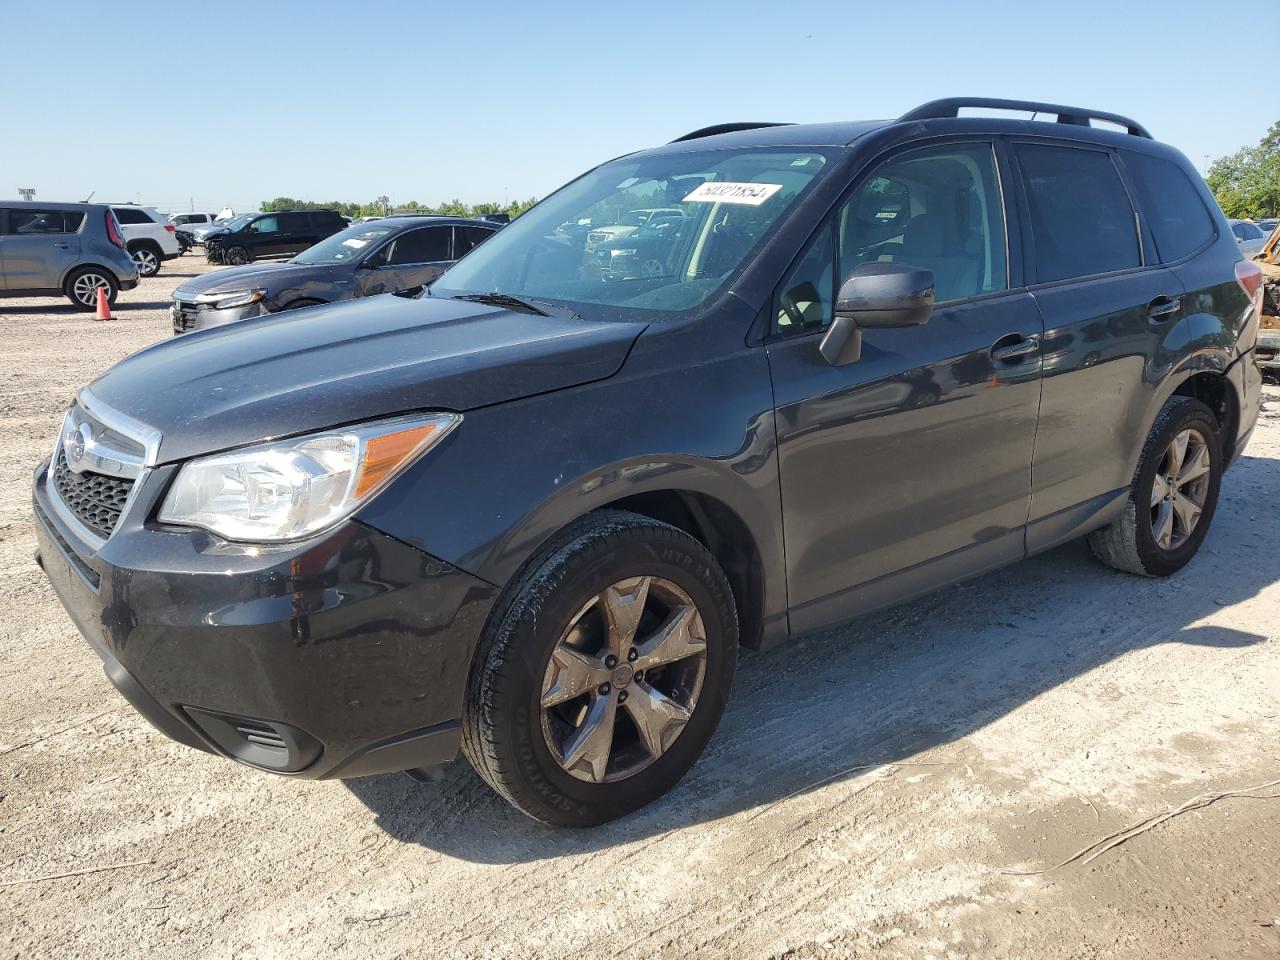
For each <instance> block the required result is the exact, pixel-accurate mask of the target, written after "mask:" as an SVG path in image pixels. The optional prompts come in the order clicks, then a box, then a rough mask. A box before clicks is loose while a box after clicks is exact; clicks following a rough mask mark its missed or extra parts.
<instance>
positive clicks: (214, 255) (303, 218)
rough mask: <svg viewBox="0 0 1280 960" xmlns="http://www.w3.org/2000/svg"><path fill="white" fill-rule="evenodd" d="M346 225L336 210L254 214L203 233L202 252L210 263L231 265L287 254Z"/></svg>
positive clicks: (302, 248)
mask: <svg viewBox="0 0 1280 960" xmlns="http://www.w3.org/2000/svg"><path fill="white" fill-rule="evenodd" d="M234 222H235V221H233V223H234ZM346 228H347V222H346V221H345V220H343V219H342V216H341V215H340V214H339V213H338V212H337V211H336V210H277V211H275V212H273V213H258V214H254V215H253V216H251V217H249V218H248V219H246V220H245V221H244V222H243V223H242V224H240V225H239V226H232V225H231V224H228V225H227V227H226V229H224V230H219V231H215V232H213V233H209V234H206V235H205V238H204V248H205V255H206V256H207V257H208V258H209V261H210V262H211V263H229V264H231V265H233V266H235V265H238V264H243V263H252V262H253V261H254V260H259V259H261V258H263V257H287V256H292V255H293V254H295V253H301V252H302V251H303V250H306V249H307V248H308V247H311V246H314V245H315V244H317V243H319V242H320V241H321V240H323V239H324V238H325V237H331V236H333V235H334V234H335V233H338V232H339V231H341V230H345V229H346Z"/></svg>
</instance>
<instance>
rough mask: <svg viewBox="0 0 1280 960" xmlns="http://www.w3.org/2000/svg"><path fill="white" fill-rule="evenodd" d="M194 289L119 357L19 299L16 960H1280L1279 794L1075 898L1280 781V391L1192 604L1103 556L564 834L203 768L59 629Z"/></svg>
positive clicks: (934, 610)
mask: <svg viewBox="0 0 1280 960" xmlns="http://www.w3.org/2000/svg"><path fill="white" fill-rule="evenodd" d="M199 269H204V267H203V264H202V263H197V261H196V259H195V258H194V257H186V258H183V259H182V260H180V261H175V262H173V263H170V264H167V265H166V266H165V270H164V272H163V273H162V274H161V275H160V276H159V277H158V278H156V279H153V280H149V281H144V282H143V284H142V286H141V287H140V288H139V289H137V290H134V291H131V292H129V293H126V294H123V295H122V297H121V302H120V304H119V305H118V306H117V312H118V315H119V319H117V320H116V321H114V322H112V323H103V324H100V323H93V322H91V321H90V320H89V318H88V317H87V316H86V315H84V314H79V313H75V312H73V311H71V310H70V309H69V307H68V306H67V305H66V304H65V302H61V301H55V300H32V301H22V300H0V354H2V356H3V366H2V367H0V371H2V372H0V423H2V424H3V426H4V428H5V429H4V431H3V434H0V571H2V572H3V576H4V579H3V591H2V592H0V957H3V958H8V957H13V958H22V960H27V958H44V957H54V958H70V957H74V958H86V960H90V958H123V957H145V958H168V957H190V958H231V957H234V958H287V960H301V958H311V957H361V958H364V957H370V958H400V957H426V958H433V960H434V958H452V957H512V958H515V957H562V956H574V957H580V958H607V957H661V958H671V957H687V956H698V957H731V958H735V960H748V958H761V960H765V958H792V957H844V958H848V957H866V956H870V955H875V956H877V957H937V958H944V957H982V958H1006V957H1009V958H1012V957H1029V958H1068V957H1070V958H1094V957H1097V958H1102V957H1105V958H1108V960H1114V958H1129V957H1133V958H1142V960H1150V958H1153V957H1159V958H1165V957H1195V958H1209V957H1214V958H1231V960H1239V958H1253V957H1271V958H1274V957H1278V956H1280V871H1277V868H1276V864H1277V863H1278V862H1280V829H1278V827H1277V825H1278V823H1280V799H1275V797H1277V795H1280V785H1273V786H1271V787H1268V788H1265V789H1258V790H1254V791H1252V792H1251V795H1250V796H1246V797H1232V798H1227V799H1223V800H1220V801H1219V802H1217V803H1215V804H1212V805H1210V806H1207V807H1204V808H1202V809H1198V810H1192V811H1189V812H1186V813H1184V814H1182V815H1180V816H1178V817H1176V818H1174V819H1171V820H1169V821H1168V822H1166V823H1163V824H1161V825H1158V826H1156V827H1155V828H1153V829H1151V830H1149V831H1147V832H1145V833H1142V834H1140V835H1138V836H1136V837H1134V838H1133V839H1131V840H1130V841H1129V842H1128V843H1126V844H1124V845H1123V846H1120V847H1117V848H1115V849H1112V850H1110V851H1108V852H1106V853H1105V854H1103V855H1102V856H1100V857H1098V858H1097V859H1095V860H1093V861H1092V862H1090V863H1088V864H1085V863H1083V862H1081V861H1079V860H1078V861H1076V862H1073V863H1071V864H1069V865H1067V866H1063V867H1059V868H1056V869H1053V868H1054V866H1055V865H1056V864H1058V863H1060V862H1061V861H1063V860H1065V859H1067V858H1068V857H1070V856H1071V855H1072V854H1074V853H1076V852H1077V851H1079V850H1080V849H1081V848H1084V847H1085V846H1086V845H1088V844H1090V843H1092V842H1093V841H1095V840H1098V839H1100V838H1103V837H1106V836H1108V835H1110V834H1112V833H1114V832H1115V831H1118V830H1121V829H1122V828H1124V827H1126V826H1127V825H1130V824H1133V823H1136V822H1138V821H1141V820H1143V819H1144V818H1147V817H1149V816H1152V815H1154V814H1159V813H1162V812H1165V811H1168V810H1170V809H1172V808H1176V807H1178V806H1180V805H1181V804H1183V803H1184V802H1185V801H1187V800H1189V799H1191V798H1194V797H1197V796H1199V795H1202V794H1207V793H1221V792H1225V791H1232V790H1238V789H1241V788H1247V787H1256V786H1258V785H1261V784H1266V783H1273V784H1275V782H1276V781H1280V549H1278V547H1280V390H1277V389H1276V388H1275V387H1271V388H1269V389H1268V407H1267V409H1266V411H1265V412H1264V415H1263V419H1262V421H1261V422H1260V424H1259V427H1258V430H1257V433H1256V435H1255V437H1254V440H1253V442H1252V444H1251V445H1250V447H1249V449H1248V451H1247V454H1246V456H1245V457H1244V459H1243V460H1242V461H1241V462H1240V463H1239V464H1238V465H1237V466H1236V467H1235V469H1233V470H1232V472H1231V473H1230V474H1229V475H1228V476H1227V478H1226V481H1225V484H1224V487H1223V493H1222V501H1221V504H1220V506H1219V508H1218V515H1217V517H1216V519H1215V522H1214V529H1213V532H1212V534H1211V535H1210V537H1209V539H1208V541H1207V543H1206V546H1205V549H1204V550H1202V552H1201V554H1200V556H1199V557H1198V558H1197V559H1196V560H1195V561H1194V562H1193V563H1192V564H1191V565H1190V566H1189V567H1188V568H1187V569H1186V570H1184V571H1183V572H1182V573H1181V574H1180V575H1178V576H1176V577H1174V578H1173V579H1171V580H1168V581H1155V580H1142V579H1138V578H1134V577H1130V576H1125V575H1122V574H1119V573H1115V572H1112V571H1109V570H1106V569H1104V568H1102V567H1101V566H1099V565H1097V564H1095V563H1094V562H1093V561H1092V560H1091V559H1090V557H1089V556H1088V553H1087V551H1086V550H1085V549H1084V547H1083V546H1082V545H1080V544H1073V545H1069V546H1067V547H1064V548H1062V549H1059V550H1055V551H1054V552H1052V553H1050V554H1047V555H1045V556H1041V557H1038V558H1036V559H1034V560H1032V561H1030V562H1028V563H1025V564H1022V565H1021V566H1019V567H1016V568H1013V569H1010V570H1005V571H1002V572H999V573H996V574H993V575H990V576H987V577H984V578H983V579H981V580H978V581H975V582H973V583H969V584H967V585H964V586H961V587H957V588H953V589H950V590H946V591H944V592H942V593H940V594H937V595H934V596H931V597H928V598H926V599H924V600H920V601H918V602H915V603H911V604H909V605H906V606H902V607H898V608H896V609H893V610H889V611H886V612H884V613H881V614H878V615H875V616H872V617H868V618H865V619H863V620H860V621H858V622H856V623H854V624H853V625H851V626H847V627H842V628H840V629H837V630H831V631H828V632H827V633H825V634H822V635H818V636H812V637H809V638H806V639H804V640H802V641H799V642H797V643H796V644H794V645H792V646H791V647H790V648H788V649H784V650H779V651H773V652H770V653H766V654H751V653H748V654H746V655H744V657H743V659H742V663H741V667H740V670H739V673H738V679H737V687H736V689H735V691H734V696H733V700H732V702H731V704H730V706H729V710H728V712H727V714H726V716H725V719H724V722H723V724H722V725H721V728H720V730H719V732H718V733H717V735H716V737H715V739H714V740H713V742H712V744H711V746H710V748H709V750H708V752H707V754H706V755H705V756H704V757H703V758H702V760H701V761H700V762H699V764H698V765H697V766H696V767H695V768H694V770H693V771H692V773H691V774H690V775H689V777H688V778H687V779H686V780H685V781H684V783H683V784H682V785H681V786H680V787H678V788H677V789H676V790H675V791H674V792H673V793H672V794H671V795H669V796H668V797H667V798H665V799H664V800H662V801H661V802H659V803H657V804H655V805H654V806H652V807H650V808H648V809H646V810H644V811H642V812H641V813H639V814H637V815H635V816H632V817H631V818H629V819H627V820H625V821H623V822H620V823H616V824H613V825H610V826H608V827H605V828H602V829H598V830H594V831H588V832H569V831H560V830H553V829H549V828H547V827H543V826H541V825H539V824H536V823H534V822H532V821H529V820H526V819H525V818H523V817H522V816H521V815H519V814H517V813H515V812H514V811H513V810H511V809H509V808H508V807H507V806H505V805H504V804H503V803H502V802H500V801H499V800H497V799H496V798H495V797H494V796H493V795H492V794H491V793H490V792H489V791H488V790H487V789H486V788H485V786H484V785H483V784H482V783H481V782H480V781H479V779H478V778H477V777H476V776H475V775H474V774H473V773H471V771H470V770H469V768H468V767H467V766H466V764H465V762H462V761H459V762H457V763H455V764H453V765H452V767H450V768H449V770H448V771H447V774H446V776H445V778H444V779H443V781H442V782H439V783H436V784H433V785H428V786H421V785H418V784H415V783H413V782H411V781H410V780H409V779H408V778H407V777H402V776H388V777H374V778H368V779H364V780H359V781H353V782H349V783H303V782H293V781H290V780H287V779H283V778H278V777H272V776H269V775H266V774H262V773H258V772H255V771H253V770H250V769H246V768H244V767H240V766H236V765H234V764H231V763H228V762H225V761H220V760H216V759H213V758H211V757H208V756H205V755H203V754H199V753H196V752H194V751H191V750H188V749H186V748H184V747H181V746H178V745H176V744H173V743H171V742H169V741H168V740H166V739H165V738H164V737H163V736H161V735H160V734H159V733H156V732H155V731H154V730H152V729H151V728H150V727H149V726H148V725H147V723H146V722H145V721H144V720H142V719H141V717H139V716H138V715H137V714H135V713H134V712H133V711H132V710H131V709H130V708H129V707H128V705H127V704H126V703H125V702H124V701H123V700H122V699H121V698H120V696H119V695H118V694H116V693H115V691H114V690H113V689H112V688H111V686H110V685H109V683H108V682H107V680H106V679H105V677H104V676H103V674H102V670H101V667H100V663H99V660H98V658H97V657H96V656H95V655H94V653H93V652H92V651H91V650H90V648H89V647H88V646H87V645H86V644H85V643H84V642H83V641H82V640H81V639H80V637H79V636H78V634H77V633H76V630H75V628H74V627H73V626H72V625H71V622H70V621H69V620H68V619H67V617H66V616H65V615H64V614H63V612H62V609H61V607H60V606H59V604H58V602H57V600H56V599H55V598H54V596H53V594H52V592H51V591H50V590H49V588H48V587H47V586H46V584H45V581H44V578H43V576H42V575H41V573H40V571H39V569H38V568H37V567H36V565H35V564H34V563H33V561H32V550H33V548H34V539H33V537H32V534H31V529H30V525H31V517H30V505H29V484H30V471H31V468H32V467H33V466H34V465H35V463H36V462H37V461H38V460H39V459H40V458H41V457H43V456H44V455H45V453H46V451H47V449H49V448H50V446H51V444H52V442H53V438H54V433H55V431H56V429H57V424H58V420H59V417H60V414H61V411H62V409H63V408H64V406H65V404H66V402H67V400H68V399H69V397H70V396H71V394H72V392H73V391H74V390H75V389H76V388H77V387H79V386H80V385H82V384H84V383H86V382H88V381H89V380H90V379H92V378H93V376H94V375H95V374H96V373H98V372H99V371H100V370H102V369H104V368H105V367H107V366H108V365H109V364H111V363H112V362H114V361H115V360H117V359H119V358H120V357H123V356H124V355H126V354H127V353H130V352H131V351H133V350H136V349H138V348H139V347H142V346H144V345H145V344H147V343H149V342H151V341H153V340H156V339H158V338H162V337H165V336H167V335H168V333H169V322H168V317H167V313H166V306H167V299H168V294H169V291H170V290H171V289H172V288H173V286H174V285H176V283H177V282H178V278H180V277H182V276H186V275H191V274H192V273H193V272H194V271H196V270H199ZM1263 797H1269V798H1272V799H1262V798H1263ZM102 868H110V869H102ZM89 870H98V871H99V872H94V873H83V874H81V875H78V876H70V877H64V878H61V879H40V878H44V877H48V876H49V875H59V874H66V873H72V872H76V871H89Z"/></svg>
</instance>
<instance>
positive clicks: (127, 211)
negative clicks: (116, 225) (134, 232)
mask: <svg viewBox="0 0 1280 960" xmlns="http://www.w3.org/2000/svg"><path fill="white" fill-rule="evenodd" d="M111 212H112V213H114V214H115V215H116V219H117V220H119V221H120V222H121V223H122V224H125V225H128V224H134V223H151V222H152V221H151V218H150V217H149V216H147V214H146V211H144V210H138V209H136V208H134V207H112V208H111Z"/></svg>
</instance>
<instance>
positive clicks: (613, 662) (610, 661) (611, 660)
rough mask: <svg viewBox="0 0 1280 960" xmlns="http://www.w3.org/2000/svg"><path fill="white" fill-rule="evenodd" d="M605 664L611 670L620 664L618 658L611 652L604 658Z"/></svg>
mask: <svg viewBox="0 0 1280 960" xmlns="http://www.w3.org/2000/svg"><path fill="white" fill-rule="evenodd" d="M604 665H605V666H606V667H608V668H609V669H610V670H612V669H613V668H614V667H616V666H617V665H618V658H617V657H615V656H613V655H612V654H610V655H609V656H607V657H605V658H604Z"/></svg>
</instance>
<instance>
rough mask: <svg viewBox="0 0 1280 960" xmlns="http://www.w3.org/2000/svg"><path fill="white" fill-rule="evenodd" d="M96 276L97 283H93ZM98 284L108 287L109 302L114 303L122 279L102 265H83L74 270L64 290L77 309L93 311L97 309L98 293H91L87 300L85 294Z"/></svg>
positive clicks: (63, 285)
mask: <svg viewBox="0 0 1280 960" xmlns="http://www.w3.org/2000/svg"><path fill="white" fill-rule="evenodd" d="M95 278H96V281H97V283H96V284H95V283H92V281H93V280H94V279H95ZM98 286H104V287H106V288H107V303H109V304H113V305H114V304H115V302H116V296H117V295H118V294H119V293H120V281H119V280H117V279H116V275H115V274H114V273H112V272H111V271H110V270H105V269H103V268H102V267H81V268H80V269H79V270H76V271H74V272H73V273H71V274H70V275H69V276H68V277H67V279H66V281H65V282H64V283H63V284H62V292H63V294H64V295H65V296H66V298H67V299H68V300H70V301H71V305H72V306H73V307H75V308H76V309H77V310H83V311H85V312H89V313H91V312H93V311H94V310H96V309H97V306H98V303H97V295H96V294H94V295H91V296H90V298H89V299H88V300H87V301H86V300H85V299H84V296H83V294H84V293H85V291H86V290H90V289H96V288H97V287H98Z"/></svg>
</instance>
